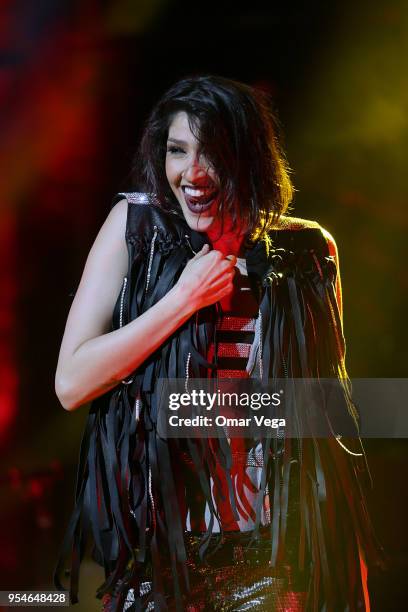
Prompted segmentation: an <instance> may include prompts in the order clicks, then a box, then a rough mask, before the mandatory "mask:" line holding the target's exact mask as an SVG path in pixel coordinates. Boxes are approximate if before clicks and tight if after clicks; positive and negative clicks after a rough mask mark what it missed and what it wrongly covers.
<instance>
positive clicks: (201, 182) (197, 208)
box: [166, 112, 220, 232]
mask: <svg viewBox="0 0 408 612" xmlns="http://www.w3.org/2000/svg"><path fill="white" fill-rule="evenodd" d="M166 176H167V180H168V182H169V185H170V187H171V190H172V192H173V193H174V195H175V196H176V198H177V200H178V202H179V204H180V206H181V209H182V211H183V214H184V217H185V220H186V221H187V223H188V225H189V227H190V228H191V229H194V230H196V231H198V232H208V231H209V230H210V228H211V230H212V229H214V226H215V225H217V224H218V222H219V217H218V215H217V213H218V205H219V198H218V196H219V193H220V190H219V181H218V177H217V175H216V173H215V171H214V170H213V169H212V168H211V166H210V164H209V162H208V161H207V160H206V159H205V158H204V157H203V155H202V154H201V152H200V150H199V142H198V141H197V139H196V137H195V136H194V134H193V133H192V131H191V129H190V125H189V122H188V116H187V114H186V113H185V112H179V113H177V114H176V115H175V116H174V118H173V120H172V122H171V124H170V127H169V132H168V138H167V152H166Z"/></svg>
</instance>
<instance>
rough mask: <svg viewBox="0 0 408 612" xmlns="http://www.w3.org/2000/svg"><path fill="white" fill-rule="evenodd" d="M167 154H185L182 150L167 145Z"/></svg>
mask: <svg viewBox="0 0 408 612" xmlns="http://www.w3.org/2000/svg"><path fill="white" fill-rule="evenodd" d="M167 153H172V154H177V153H185V151H184V149H181V148H180V147H176V146H174V145H169V146H168V147H167Z"/></svg>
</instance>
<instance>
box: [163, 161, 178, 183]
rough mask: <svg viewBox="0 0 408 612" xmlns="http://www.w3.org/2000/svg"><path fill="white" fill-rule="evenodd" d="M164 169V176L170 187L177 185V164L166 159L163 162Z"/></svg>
mask: <svg viewBox="0 0 408 612" xmlns="http://www.w3.org/2000/svg"><path fill="white" fill-rule="evenodd" d="M165 170H166V176H167V180H168V182H169V184H170V187H172V188H173V187H175V186H177V182H178V180H179V178H178V177H179V172H178V169H177V165H176V164H175V163H174V162H172V161H171V160H166V164H165Z"/></svg>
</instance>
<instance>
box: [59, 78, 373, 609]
mask: <svg viewBox="0 0 408 612" xmlns="http://www.w3.org/2000/svg"><path fill="white" fill-rule="evenodd" d="M136 179H137V185H138V192H135V193H129V194H119V196H117V198H116V199H115V202H114V204H115V205H114V206H113V208H112V210H111V212H110V214H109V216H108V218H107V220H106V222H105V223H104V225H103V227H102V229H101V231H100V232H99V234H98V237H97V239H96V241H95V243H94V245H93V247H92V249H91V252H90V254H89V257H88V260H87V262H86V266H85V269H84V273H83V276H82V279H81V282H80V285H79V287H78V291H77V293H76V295H75V299H74V302H73V304H72V307H71V311H70V313H69V317H68V321H67V325H66V329H65V334H64V338H63V341H62V346H61V351H60V356H59V361H58V367H57V373H56V392H57V395H58V397H59V399H60V401H61V403H62V405H63V406H64V408H65V409H67V410H74V409H77V408H78V407H80V406H82V405H83V404H86V403H88V402H90V401H92V404H91V409H90V413H89V417H88V421H87V426H86V429H85V433H84V438H83V441H82V445H81V457H80V465H79V471H78V483H77V493H76V506H75V510H74V513H73V515H72V518H71V522H70V525H69V528H68V531H67V534H66V537H65V541H64V544H63V550H62V555H61V559H60V562H59V565H58V567H57V570H56V584H57V586H58V587H59V588H61V583H60V580H59V574H60V572H61V570H62V567H63V559H64V555H65V554H66V553H67V552H68V551H69V550H70V547H73V555H72V564H71V591H70V592H71V600H72V602H73V603H75V602H76V601H77V588H78V573H79V564H80V560H81V556H82V554H83V551H84V547H85V544H86V540H87V537H88V535H92V540H93V543H94V551H93V552H94V558H95V560H97V561H98V562H99V563H100V564H101V565H103V567H104V569H105V574H106V581H105V583H104V584H103V585H102V586H101V588H100V589H99V591H98V596H99V597H103V600H104V609H105V610H112V611H113V610H115V611H116V610H122V609H123V610H125V609H128V610H129V609H134V610H141V609H143V610H145V609H146V610H150V609H155V610H156V609H157V610H167V609H168V610H173V609H174V610H175V609H177V610H184V609H185V610H190V612H192V611H193V610H207V609H208V610H211V609H214V610H244V609H245V610H246V609H257V610H293V611H294V610H336V611H337V610H350V611H352V610H369V598H368V592H367V575H366V559H367V557H371V556H372V557H373V558H374V557H375V554H376V551H375V546H374V544H373V542H374V540H373V537H372V533H371V529H370V524H369V520H368V517H367V512H366V507H365V502H364V497H363V494H362V491H361V483H362V479H363V477H364V476H365V475H366V468H365V464H364V454H363V451H362V448H361V444H360V442H359V438H358V415H357V414H356V411H355V408H354V406H353V404H352V402H351V400H350V397H349V394H348V387H347V384H346V383H345V381H346V380H347V375H346V371H345V368H344V353H345V346H344V340H343V335H342V323H341V286H340V276H339V273H338V260H337V250H336V245H335V242H334V240H333V238H332V237H331V236H330V235H329V234H328V233H327V232H326V231H325V230H323V229H322V228H321V227H320V226H319V225H318V224H317V223H315V222H312V221H305V220H302V219H294V218H292V217H289V216H285V215H284V213H285V212H286V211H287V209H288V206H289V204H290V201H291V198H292V185H291V182H290V179H289V175H288V168H287V165H286V162H285V159H284V156H283V153H282V151H281V149H280V146H279V142H278V138H277V127H276V122H275V120H274V118H273V116H272V114H271V113H270V110H269V101H268V99H267V98H266V96H265V95H263V94H261V93H260V92H258V91H256V90H254V89H252V88H250V87H248V86H246V85H243V84H241V83H237V82H234V81H231V80H227V79H223V78H219V77H212V76H209V77H194V78H189V79H185V80H182V81H180V82H178V83H176V84H175V85H174V86H173V87H172V88H171V89H170V90H169V91H168V92H167V93H166V94H165V95H164V97H163V98H162V99H161V100H160V101H159V103H158V104H157V106H156V107H155V109H154V110H153V112H152V114H151V116H150V118H149V120H148V122H147V125H146V129H145V131H144V135H143V138H142V141H141V146H140V150H139V153H138V156H137V167H136ZM112 311H113V318H112ZM206 376H212V377H218V378H220V379H221V378H229V379H231V378H233V377H238V378H242V377H247V378H253V379H258V380H261V381H263V382H266V381H267V380H268V379H270V378H272V379H277V378H286V379H290V378H301V377H303V378H334V379H336V380H338V384H339V387H340V388H341V389H342V393H343V397H344V406H343V408H344V413H345V415H347V416H348V417H349V418H350V419H351V420H352V423H353V426H354V427H355V431H356V439H354V440H351V441H349V443H348V444H347V445H346V444H344V442H343V441H342V440H341V439H340V438H339V437H334V436H333V437H331V438H329V439H318V438H313V437H312V438H309V439H302V438H301V436H299V437H298V438H297V439H296V438H295V439H291V438H286V439H285V437H284V436H283V437H282V436H280V437H278V438H275V439H273V440H272V439H271V438H270V437H266V438H257V439H253V440H250V439H249V440H248V439H239V438H237V439H235V438H228V437H227V434H226V435H223V434H221V437H219V438H209V439H205V438H204V439H191V438H187V439H181V438H180V439H171V440H168V439H165V438H163V437H162V436H161V435H159V433H158V430H157V420H158V417H159V415H160V399H159V392H158V381H159V380H160V379H166V378H185V379H189V378H197V377H206ZM186 384H187V383H186ZM357 473H359V477H358V478H357Z"/></svg>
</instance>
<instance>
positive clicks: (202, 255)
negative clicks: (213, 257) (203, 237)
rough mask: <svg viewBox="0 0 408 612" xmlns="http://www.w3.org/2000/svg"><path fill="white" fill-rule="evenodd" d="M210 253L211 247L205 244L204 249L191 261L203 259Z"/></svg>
mask: <svg viewBox="0 0 408 612" xmlns="http://www.w3.org/2000/svg"><path fill="white" fill-rule="evenodd" d="M209 251H210V245H209V244H204V245H203V246H202V248H201V249H200V250H199V251H198V252H197V253H196V254H195V255H194V257H192V259H190V261H194V260H195V259H200V258H201V257H204V255H207V254H208V253H209Z"/></svg>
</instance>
